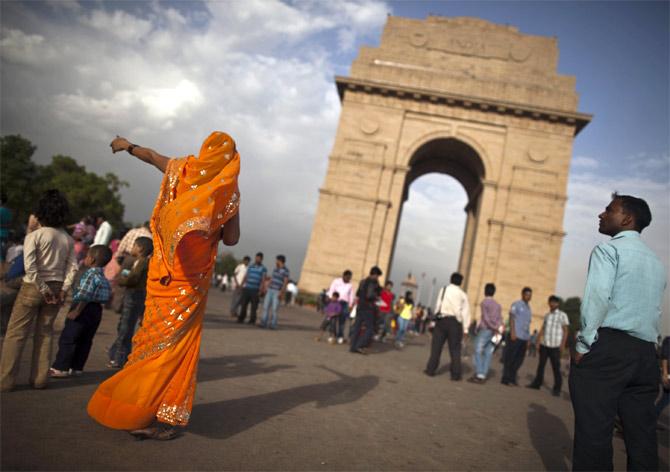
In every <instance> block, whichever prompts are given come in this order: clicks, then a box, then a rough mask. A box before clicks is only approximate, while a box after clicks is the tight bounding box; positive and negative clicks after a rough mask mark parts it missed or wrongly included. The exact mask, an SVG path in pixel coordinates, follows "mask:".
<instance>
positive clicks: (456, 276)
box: [449, 272, 463, 286]
mask: <svg viewBox="0 0 670 472" xmlns="http://www.w3.org/2000/svg"><path fill="white" fill-rule="evenodd" d="M449 282H451V283H452V284H454V285H459V286H460V285H461V284H462V283H463V274H460V273H458V272H454V273H453V274H451V278H450V279H449Z"/></svg>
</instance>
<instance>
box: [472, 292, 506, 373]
mask: <svg viewBox="0 0 670 472" xmlns="http://www.w3.org/2000/svg"><path fill="white" fill-rule="evenodd" d="M495 293H496V286H495V285H494V284H492V283H488V284H486V285H485V286H484V300H482V303H481V304H480V308H481V313H482V317H481V319H480V320H479V325H478V328H477V329H478V330H477V337H476V338H475V375H473V376H472V377H471V378H469V379H468V381H469V382H474V383H484V382H486V377H487V376H488V373H489V367H490V366H491V357H492V356H493V351H494V350H495V347H496V346H495V344H494V343H493V337H494V336H495V335H496V333H499V332H500V331H501V328H502V307H501V306H500V303H498V302H497V301H495V300H494V299H493V295H495Z"/></svg>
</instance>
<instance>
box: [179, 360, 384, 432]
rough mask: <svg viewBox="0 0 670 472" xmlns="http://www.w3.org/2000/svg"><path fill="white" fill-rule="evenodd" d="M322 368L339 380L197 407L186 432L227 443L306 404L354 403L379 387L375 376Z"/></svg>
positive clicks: (323, 406)
mask: <svg viewBox="0 0 670 472" xmlns="http://www.w3.org/2000/svg"><path fill="white" fill-rule="evenodd" d="M322 368H323V369H325V370H327V371H329V372H332V373H333V374H335V375H337V376H338V377H339V378H338V379H337V380H333V381H332V382H325V383H319V384H312V385H304V386H301V387H294V388H288V389H285V390H279V391H276V392H270V393H264V394H261V395H254V396H252V397H245V398H238V399H235V400H226V401H221V402H215V403H207V404H205V405H196V406H195V407H194V408H193V414H192V416H191V421H190V422H189V432H190V433H193V434H197V435H199V436H206V437H209V438H214V439H226V438H229V437H231V436H234V435H236V434H239V433H241V432H243V431H246V430H247V429H249V428H252V427H254V426H255V425H257V424H259V423H263V422H264V421H267V420H268V419H270V418H273V417H275V416H278V415H281V414H283V413H285V412H286V411H288V410H291V409H293V408H295V407H297V406H300V405H302V404H305V403H311V402H316V407H317V408H326V407H329V406H335V405H342V404H346V403H352V402H355V401H357V400H359V399H360V398H362V397H363V396H364V395H366V394H367V393H368V392H370V391H372V390H373V389H374V388H375V387H376V386H377V385H378V384H379V377H377V376H374V375H363V376H360V377H351V376H348V375H345V374H342V373H339V372H337V371H335V370H332V369H329V368H327V367H322ZM216 418H225V421H216V420H215V419H216ZM213 420H214V421H213Z"/></svg>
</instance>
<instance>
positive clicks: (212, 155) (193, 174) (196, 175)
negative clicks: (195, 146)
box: [186, 131, 237, 185]
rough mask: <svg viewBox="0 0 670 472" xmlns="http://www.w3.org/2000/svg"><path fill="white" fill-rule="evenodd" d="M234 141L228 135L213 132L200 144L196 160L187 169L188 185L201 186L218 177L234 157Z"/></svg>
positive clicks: (235, 151) (235, 150)
mask: <svg viewBox="0 0 670 472" xmlns="http://www.w3.org/2000/svg"><path fill="white" fill-rule="evenodd" d="M236 153H237V149H236V147H235V141H234V140H233V138H231V137H230V136H229V135H228V134H226V133H223V132H221V131H214V132H213V133H212V134H210V135H209V136H208V137H207V139H205V141H204V142H203V143H202V146H201V148H200V153H198V156H197V159H194V160H192V162H191V165H189V167H188V173H187V175H186V181H187V183H188V184H189V185H202V184H204V183H207V182H209V181H210V180H211V179H213V178H214V177H215V176H216V175H218V174H219V173H220V172H221V171H222V170H223V168H224V167H225V166H226V165H227V164H228V163H229V162H230V161H231V160H232V159H233V158H234V157H235V154H236Z"/></svg>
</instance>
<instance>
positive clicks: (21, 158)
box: [0, 134, 40, 229]
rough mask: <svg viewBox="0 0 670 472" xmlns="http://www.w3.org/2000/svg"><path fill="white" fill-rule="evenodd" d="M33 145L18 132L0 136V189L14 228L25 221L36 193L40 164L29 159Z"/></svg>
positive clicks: (37, 190)
mask: <svg viewBox="0 0 670 472" xmlns="http://www.w3.org/2000/svg"><path fill="white" fill-rule="evenodd" d="M36 149H37V148H36V147H35V146H33V145H32V143H31V142H30V141H28V140H27V139H26V138H24V137H22V136H21V135H20V134H17V135H9V136H3V137H1V138H0V189H1V190H2V192H3V193H4V194H5V195H6V196H7V206H8V207H9V208H11V209H12V211H13V215H12V226H13V228H14V229H18V228H20V227H21V225H24V224H26V223H27V222H28V216H30V212H31V210H32V208H33V206H34V205H35V203H36V202H37V198H38V195H39V190H40V189H39V188H38V187H39V184H38V181H39V167H38V166H37V165H36V164H35V163H34V162H33V161H32V159H31V158H32V156H33V153H34V152H35V150H36Z"/></svg>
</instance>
